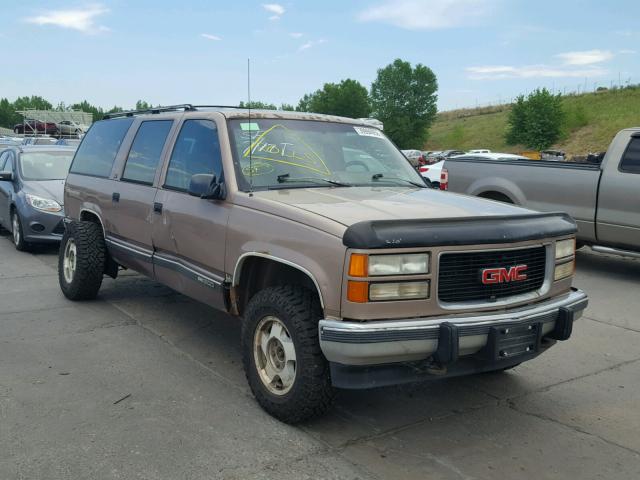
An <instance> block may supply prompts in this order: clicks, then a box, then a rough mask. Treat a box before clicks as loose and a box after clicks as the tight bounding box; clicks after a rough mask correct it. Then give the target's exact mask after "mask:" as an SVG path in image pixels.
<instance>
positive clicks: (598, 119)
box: [424, 88, 640, 156]
mask: <svg viewBox="0 0 640 480" xmlns="http://www.w3.org/2000/svg"><path fill="white" fill-rule="evenodd" d="M563 106H564V110H565V112H566V114H567V121H566V126H565V129H564V132H563V136H562V139H561V140H560V142H558V144H557V145H554V148H558V149H560V150H564V151H565V152H567V155H568V156H573V155H584V154H586V153H588V152H596V151H604V150H606V149H607V147H608V146H609V143H610V142H611V139H612V138H613V136H614V135H615V134H616V132H618V130H621V129H623V128H626V127H638V126H640V88H628V89H623V90H609V91H604V92H598V93H587V94H583V95H575V96H566V97H564V98H563ZM509 108H510V107H509V106H500V107H489V108H480V109H466V110H454V111H450V112H442V113H440V114H438V118H437V120H436V122H435V124H434V125H433V127H432V128H431V130H430V132H429V139H428V141H427V144H426V145H425V146H424V149H425V150H444V149H450V148H455V149H459V150H470V149H472V148H489V149H491V150H493V151H497V152H513V153H517V152H521V151H522V150H525V148H524V147H523V146H521V145H506V144H505V141H504V135H505V131H506V128H507V117H508V112H509Z"/></svg>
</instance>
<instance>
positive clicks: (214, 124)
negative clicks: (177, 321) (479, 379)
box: [59, 105, 587, 423]
mask: <svg viewBox="0 0 640 480" xmlns="http://www.w3.org/2000/svg"><path fill="white" fill-rule="evenodd" d="M64 204H65V210H66V219H65V225H66V229H65V234H64V238H63V240H62V244H61V247H60V258H59V281H60V287H61V289H62V291H63V292H64V294H65V295H66V296H67V297H68V298H70V299H72V300H81V299H91V298H94V297H96V295H97V293H98V290H99V288H100V285H101V282H102V279H103V276H104V275H105V274H106V275H109V276H111V277H114V278H115V277H116V276H117V274H118V271H119V269H121V268H128V269H133V270H135V271H138V272H140V273H142V274H144V275H146V276H148V277H149V278H152V279H154V280H156V281H158V282H160V283H163V284H165V285H167V286H169V287H171V288H173V289H175V290H177V291H179V292H182V293H184V294H185V295H188V296H190V297H192V298H194V299H197V300H200V301H202V302H204V303H206V304H208V305H210V306H212V307H214V308H217V309H220V310H223V311H225V312H228V313H229V314H231V315H234V316H238V317H241V318H242V339H241V341H242V355H243V362H244V368H245V371H246V375H247V379H248V382H249V384H250V386H251V389H252V391H253V393H254V395H255V397H256V399H257V401H258V402H259V403H260V405H261V406H262V407H263V408H264V409H265V410H266V411H267V412H269V413H270V414H272V415H274V416H275V417H277V418H279V419H280V420H283V421H285V422H291V423H293V422H298V421H301V420H304V419H307V418H310V417H312V416H315V415H318V414H320V413H322V412H323V411H325V410H326V409H327V408H328V406H329V405H330V402H331V399H332V396H333V391H334V390H333V389H334V387H338V388H368V387H376V386H382V385H391V384H397V383H402V382H409V381H417V380H426V379H436V378H443V377H447V376H454V375H462V374H468V373H476V372H485V371H492V370H505V369H508V368H511V367H513V366H515V365H517V364H519V363H521V362H523V361H526V360H530V359H532V358H534V357H536V356H537V355H539V354H540V353H542V352H544V351H545V350H546V349H547V348H549V347H550V346H551V345H553V344H554V343H555V342H556V341H557V340H566V339H567V338H569V336H570V335H571V331H572V326H573V321H574V320H576V319H577V318H579V317H580V315H581V314H582V312H583V310H584V309H585V308H586V305H587V297H586V295H585V294H584V293H583V292H581V291H580V290H577V289H575V288H572V287H571V282H572V277H573V273H574V267H575V265H574V262H575V258H574V250H575V233H576V225H575V223H574V222H573V220H572V219H571V218H570V217H569V216H567V215H565V214H554V213H545V214H541V213H537V212H533V211H530V210H526V209H522V208H519V207H515V206H512V205H506V204H503V203H499V202H494V201H489V200H483V199H478V198H472V197H468V196H464V195H458V194H453V193H447V192H442V191H439V190H434V189H431V188H428V187H427V185H425V184H424V182H423V181H422V179H421V177H420V175H419V174H418V173H417V172H416V171H415V170H414V169H413V168H412V167H411V165H410V164H409V163H408V162H407V160H406V159H405V158H404V156H403V155H402V153H400V151H399V150H398V149H397V148H396V147H395V146H394V145H393V144H392V143H391V142H390V141H389V140H388V139H387V138H386V137H385V135H384V134H383V133H382V132H381V131H380V130H378V129H376V128H374V127H372V126H370V125H365V124H363V123H362V122H361V121H359V120H351V119H345V118H338V117H330V116H324V115H315V114H296V113H288V112H287V113H285V112H267V111H258V112H256V111H253V112H247V111H246V110H240V109H236V110H234V109H225V108H214V107H199V106H192V105H179V106H173V107H164V108H157V109H153V110H148V111H142V112H124V113H121V114H116V115H112V116H111V118H108V119H106V120H103V121H99V122H96V123H94V124H93V125H92V127H91V129H90V130H89V131H88V133H87V134H86V136H85V137H84V139H83V140H82V143H81V145H80V147H79V148H78V150H77V153H76V155H75V157H74V160H73V163H72V166H71V169H70V173H69V176H68V178H67V180H66V184H65V195H64Z"/></svg>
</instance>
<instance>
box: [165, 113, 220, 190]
mask: <svg viewBox="0 0 640 480" xmlns="http://www.w3.org/2000/svg"><path fill="white" fill-rule="evenodd" d="M198 173H206V174H213V175H215V176H216V177H217V178H218V180H221V177H222V156H221V154H220V142H219V140H218V129H217V128H216V124H215V123H214V122H212V121H210V120H187V121H186V122H184V124H183V125H182V129H181V130H180V134H179V135H178V138H177V140H176V144H175V146H174V147H173V152H172V153H171V160H170V161H169V168H168V170H167V178H166V180H165V184H164V186H165V187H166V188H170V189H173V190H187V188H188V187H189V182H190V181H191V176H192V175H195V174H198Z"/></svg>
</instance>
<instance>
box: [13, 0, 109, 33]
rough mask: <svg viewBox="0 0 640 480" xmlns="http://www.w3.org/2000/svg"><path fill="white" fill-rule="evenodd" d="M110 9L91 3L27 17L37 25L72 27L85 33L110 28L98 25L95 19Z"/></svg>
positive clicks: (28, 20)
mask: <svg viewBox="0 0 640 480" xmlns="http://www.w3.org/2000/svg"><path fill="white" fill-rule="evenodd" d="M108 11H109V9H107V8H105V7H103V6H102V5H99V4H96V5H89V6H87V7H85V8H83V9H80V8H79V9H77V10H51V11H48V12H46V13H43V14H42V15H37V16H35V17H28V18H25V21H27V22H28V23H34V24H36V25H54V26H56V27H61V28H71V29H73V30H78V31H80V32H83V33H96V32H104V31H107V30H109V29H108V28H107V27H105V26H103V25H96V23H95V20H96V18H97V17H99V16H100V15H104V14H105V13H107V12H108Z"/></svg>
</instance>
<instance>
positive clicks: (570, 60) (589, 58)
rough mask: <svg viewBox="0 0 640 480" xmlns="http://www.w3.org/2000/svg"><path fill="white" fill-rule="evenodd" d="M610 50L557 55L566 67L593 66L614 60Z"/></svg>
mask: <svg viewBox="0 0 640 480" xmlns="http://www.w3.org/2000/svg"><path fill="white" fill-rule="evenodd" d="M613 56H614V55H613V53H611V52H610V51H609V50H584V51H582V52H566V53H559V54H558V55H556V57H557V58H559V59H561V60H562V61H563V62H564V64H565V65H593V64H594V63H602V62H606V61H607V60H611V59H612V58H613Z"/></svg>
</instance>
